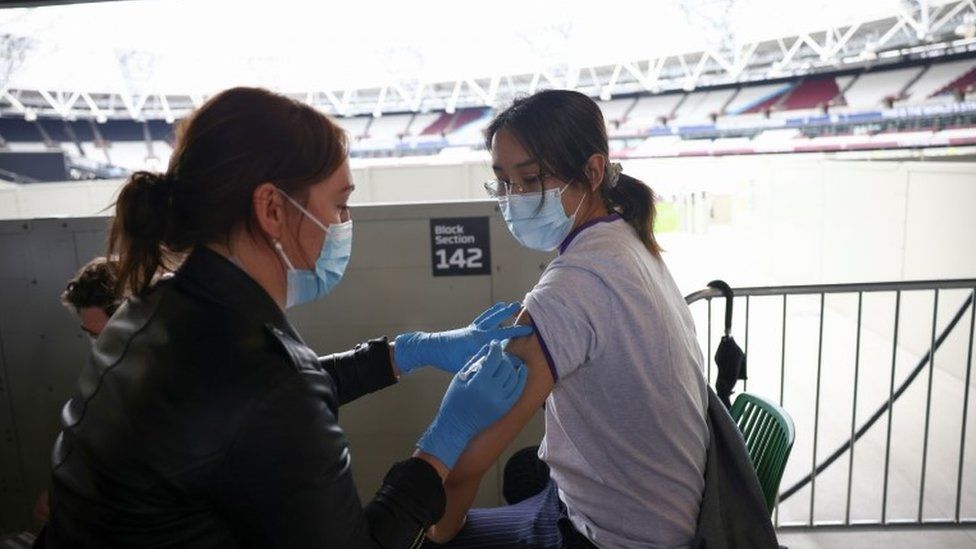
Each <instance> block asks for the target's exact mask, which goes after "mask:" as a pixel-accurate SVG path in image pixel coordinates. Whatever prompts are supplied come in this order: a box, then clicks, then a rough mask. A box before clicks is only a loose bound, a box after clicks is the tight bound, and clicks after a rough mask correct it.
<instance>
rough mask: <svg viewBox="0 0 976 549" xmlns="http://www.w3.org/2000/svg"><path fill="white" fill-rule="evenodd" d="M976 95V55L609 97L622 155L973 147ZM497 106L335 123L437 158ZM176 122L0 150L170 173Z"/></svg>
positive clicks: (607, 112)
mask: <svg viewBox="0 0 976 549" xmlns="http://www.w3.org/2000/svg"><path fill="white" fill-rule="evenodd" d="M960 101H969V103H965V102H963V103H960ZM974 103H976V57H970V58H962V59H954V60H950V61H937V62H928V63H921V64H917V65H914V66H907V67H906V66H900V67H896V68H891V69H884V68H877V67H876V68H873V69H867V70H863V71H847V72H846V73H844V74H839V75H830V74H826V75H823V74H822V75H814V76H809V77H804V78H796V79H792V80H787V79H784V80H782V81H777V82H755V83H743V84H738V85H725V86H722V87H717V88H711V89H708V88H703V89H696V90H692V91H689V92H684V91H668V92H663V93H658V94H643V95H637V94H635V95H628V96H624V97H615V98H612V99H609V100H606V101H598V104H599V106H600V108H601V109H602V110H603V113H604V119H605V121H606V124H607V132H608V134H609V136H610V138H611V150H612V154H613V155H614V156H617V157H633V156H684V155H703V154H704V155H725V154H751V153H763V152H807V151H838V150H860V149H874V148H891V147H919V146H950V145H951V146H956V145H965V144H968V145H971V144H976V129H974V128H976V104H974ZM917 107H924V108H925V110H924V111H921V110H919V109H918V108H917ZM933 109H935V110H933ZM492 113H493V110H492V109H489V108H484V107H476V108H460V109H457V110H456V111H454V112H450V113H448V112H443V111H439V112H421V113H389V114H383V115H382V116H379V117H373V116H371V115H370V114H363V115H356V116H342V117H338V118H337V119H336V121H337V122H338V123H339V124H340V125H341V126H342V127H343V128H344V129H345V130H346V132H347V133H348V135H349V138H350V149H351V153H352V154H353V155H354V156H393V155H413V154H436V153H438V152H439V151H441V150H443V149H445V148H451V149H454V148H465V147H467V148H479V147H481V146H483V141H484V130H485V127H486V126H487V125H488V123H489V121H490V120H491V116H492ZM920 113H921V114H920ZM933 113H934V114H933ZM920 117H921V118H920ZM174 127H175V126H174V124H172V123H169V122H167V121H164V120H148V121H137V120H128V119H119V118H116V119H110V120H108V121H106V122H104V123H96V122H95V121H94V120H88V119H85V120H81V119H79V120H61V119H52V118H39V119H36V120H29V119H27V118H21V117H4V118H0V151H8V152H12V153H45V152H62V151H63V153H64V154H65V155H66V157H67V158H68V162H69V164H70V165H72V173H74V172H76V171H78V170H76V169H75V168H78V169H80V170H81V171H82V172H84V173H86V174H88V175H84V176H85V177H89V176H91V173H96V172H97V173H116V172H115V171H113V170H117V168H114V167H113V166H116V167H121V168H124V169H126V170H130V171H131V170H137V169H162V168H163V167H165V165H166V163H167V162H168V159H169V156H170V155H171V154H172V148H173V145H174V143H175V131H174ZM858 128H860V129H858ZM38 158H40V156H38ZM72 163H73V164H72ZM91 166H101V167H102V168H99V169H97V170H95V172H92V169H91Z"/></svg>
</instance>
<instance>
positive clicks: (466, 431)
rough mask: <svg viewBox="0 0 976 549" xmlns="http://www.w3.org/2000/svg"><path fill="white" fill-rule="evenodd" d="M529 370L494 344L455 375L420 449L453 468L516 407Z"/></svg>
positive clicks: (484, 349) (422, 439) (486, 347)
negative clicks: (473, 442)
mask: <svg viewBox="0 0 976 549" xmlns="http://www.w3.org/2000/svg"><path fill="white" fill-rule="evenodd" d="M528 370H529V369H528V368H526V367H525V365H524V364H522V361H521V360H519V359H518V358H517V357H515V356H512V355H510V354H508V353H506V352H504V351H502V346H501V343H500V342H498V341H492V342H491V343H489V344H488V345H485V346H484V347H482V348H481V350H480V351H478V353H477V354H475V356H473V357H472V358H471V360H470V361H469V362H468V363H467V364H466V365H465V366H464V368H463V369H462V370H461V371H460V372H458V373H457V374H455V375H454V379H453V380H451V385H450V386H448V388H447V392H445V393H444V399H443V400H441V407H440V410H438V412H437V416H436V417H435V418H434V421H433V423H431V424H430V427H428V428H427V431H425V432H424V434H423V436H421V437H420V440H419V441H417V447H418V448H420V449H421V450H423V451H424V452H426V453H428V454H430V455H432V456H435V457H437V459H439V460H441V462H443V463H444V465H446V466H447V468H448V469H453V468H454V464H455V463H457V460H458V457H460V456H461V452H463V451H464V448H465V446H467V445H468V442H470V441H471V439H472V438H474V436H475V435H477V434H478V433H480V432H481V431H483V430H484V429H485V428H486V427H488V426H489V425H491V424H492V423H494V422H496V421H498V420H499V419H501V417H502V416H504V415H505V414H506V413H508V411H509V410H510V409H511V408H512V406H513V405H514V404H515V402H516V401H517V400H518V398H519V397H520V396H521V395H522V390H523V389H524V388H525V379H526V376H528Z"/></svg>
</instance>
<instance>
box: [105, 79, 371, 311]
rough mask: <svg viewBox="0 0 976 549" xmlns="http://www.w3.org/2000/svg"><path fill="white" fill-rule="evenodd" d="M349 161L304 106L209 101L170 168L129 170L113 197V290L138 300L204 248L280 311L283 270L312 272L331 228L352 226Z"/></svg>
mask: <svg viewBox="0 0 976 549" xmlns="http://www.w3.org/2000/svg"><path fill="white" fill-rule="evenodd" d="M347 156H348V155H347V145H346V136H345V133H344V132H343V130H342V129H341V128H339V126H338V125H336V124H335V123H333V122H332V121H331V120H329V118H328V117H326V116H325V115H323V114H322V113H320V112H319V111H317V110H315V109H314V108H312V107H311V106H309V105H306V104H304V103H301V102H299V101H296V100H293V99H290V98H288V97H285V96H283V95H279V94H276V93H272V92H270V91H267V90H263V89H257V88H233V89H229V90H226V91H224V92H221V93H220V94H218V95H216V96H214V97H212V98H210V99H209V100H208V101H207V102H206V103H205V104H204V105H203V106H201V107H200V108H199V109H197V110H196V111H195V112H194V113H193V114H192V115H191V116H190V117H188V118H187V119H185V120H183V121H182V122H181V123H180V125H179V127H178V129H177V136H176V146H175V148H174V151H173V155H172V157H171V158H170V162H169V166H168V168H167V171H166V172H165V173H151V172H136V173H135V174H133V175H132V176H131V177H130V179H129V181H128V182H127V183H126V184H125V186H124V187H123V188H122V191H121V192H120V194H119V198H118V201H117V202H116V216H115V219H114V220H113V223H112V229H111V236H110V239H109V252H110V253H118V255H119V258H120V271H119V285H120V287H123V288H126V289H128V290H129V291H131V292H132V293H133V294H139V293H141V292H143V291H144V290H146V289H147V288H148V287H149V286H151V285H152V282H153V278H154V276H155V275H156V273H157V272H165V271H171V270H174V269H175V268H176V267H178V266H179V264H180V263H181V261H182V260H183V259H184V258H185V257H186V255H187V254H188V253H189V252H191V251H193V250H194V249H195V248H197V247H200V246H206V247H208V248H210V249H212V250H214V251H216V252H217V253H220V254H222V255H224V256H226V257H228V258H230V259H231V260H232V261H234V262H235V263H236V264H237V265H238V266H240V267H241V268H242V269H243V270H244V271H246V272H247V273H248V274H249V275H250V276H251V277H252V278H254V279H255V281H257V282H258V284H260V285H261V286H262V287H263V288H264V289H265V290H266V291H267V292H268V293H269V295H271V297H272V298H273V299H274V300H275V301H276V302H277V303H278V304H279V305H285V304H286V302H287V301H289V299H288V298H290V297H291V293H292V289H293V288H292V286H293V285H292V284H291V282H289V279H291V278H293V277H292V275H293V274H294V272H292V273H289V271H298V270H304V271H306V272H308V271H309V270H315V268H316V259H317V258H318V257H319V255H320V250H322V249H323V243H324V240H325V237H326V232H331V230H330V229H331V227H330V226H332V225H334V224H338V223H342V222H345V221H347V220H349V211H348V208H347V201H348V199H349V195H350V193H351V192H352V190H353V186H352V183H351V174H350V171H349V165H348V162H347ZM303 210H304V211H303ZM326 227H329V229H326Z"/></svg>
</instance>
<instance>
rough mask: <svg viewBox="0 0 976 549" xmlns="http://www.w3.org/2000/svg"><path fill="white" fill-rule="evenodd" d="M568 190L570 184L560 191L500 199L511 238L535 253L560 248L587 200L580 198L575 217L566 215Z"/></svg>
mask: <svg viewBox="0 0 976 549" xmlns="http://www.w3.org/2000/svg"><path fill="white" fill-rule="evenodd" d="M567 187H569V184H568V183H567V184H566V185H565V186H564V187H562V188H561V189H550V190H548V191H545V192H539V193H526V194H506V195H502V196H500V197H498V205H499V207H500V208H501V211H502V217H503V218H505V223H506V224H508V230H510V231H511V232H512V236H514V237H515V239H516V240H518V241H519V242H520V243H522V245H523V246H525V247H526V248H531V249H533V250H539V251H543V252H551V251H552V250H555V249H556V248H558V247H559V245H560V244H562V242H563V240H565V239H566V237H567V236H569V233H570V231H572V230H573V221H574V220H575V219H576V214H577V213H579V210H580V207H582V206H583V200H584V199H585V198H586V197H585V196H584V197H583V198H581V199H580V203H579V205H577V206H576V211H575V212H573V215H566V211H565V210H563V201H562V196H563V192H565V190H566V188H567ZM540 201H541V203H542V208H541V209H540V208H539V204H540Z"/></svg>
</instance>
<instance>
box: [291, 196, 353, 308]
mask: <svg viewBox="0 0 976 549" xmlns="http://www.w3.org/2000/svg"><path fill="white" fill-rule="evenodd" d="M279 192H281V194H282V195H284V197H285V198H287V199H288V200H289V201H290V202H291V203H292V204H294V205H295V207H296V208H298V210H299V211H300V212H302V214H304V215H305V216H306V217H308V218H309V219H310V220H311V221H312V223H315V224H316V225H318V226H319V228H320V229H322V231H324V232H325V240H323V241H322V250H321V251H319V257H318V258H317V259H316V260H315V270H314V271H312V270H308V269H296V268H295V266H294V265H293V264H292V262H291V261H290V260H289V259H288V256H287V255H285V251H284V249H282V247H281V242H277V241H276V242H275V243H274V246H275V249H276V250H278V253H279V254H280V255H281V259H283V260H284V262H285V265H286V266H287V267H288V273H287V277H288V278H287V287H288V289H287V297H286V298H285V308H290V307H294V306H295V305H301V304H302V303H308V302H309V301H314V300H316V299H319V298H321V297H324V296H326V295H327V294H328V293H329V292H331V291H332V289H333V288H335V287H336V284H338V283H339V281H340V280H342V275H343V273H345V272H346V266H347V265H348V264H349V257H350V256H351V255H352V220H351V219H350V220H349V221H346V222H344V223H334V224H332V225H328V226H326V225H324V224H323V223H322V222H321V221H319V220H318V219H316V218H315V216H313V215H312V214H311V213H309V211H308V210H306V209H305V208H304V207H302V205H301V204H299V203H298V202H295V200H294V199H292V198H291V197H290V196H288V195H287V194H285V192H284V191H282V190H280V189H279Z"/></svg>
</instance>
